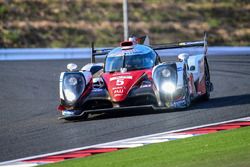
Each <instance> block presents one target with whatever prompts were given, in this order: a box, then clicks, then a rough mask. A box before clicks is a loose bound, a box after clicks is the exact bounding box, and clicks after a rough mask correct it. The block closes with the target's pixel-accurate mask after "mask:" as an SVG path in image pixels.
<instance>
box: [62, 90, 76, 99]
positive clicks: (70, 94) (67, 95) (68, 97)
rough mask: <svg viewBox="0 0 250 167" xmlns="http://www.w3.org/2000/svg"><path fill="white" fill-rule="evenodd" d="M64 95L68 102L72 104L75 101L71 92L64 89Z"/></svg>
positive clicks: (74, 96)
mask: <svg viewBox="0 0 250 167" xmlns="http://www.w3.org/2000/svg"><path fill="white" fill-rule="evenodd" d="M64 93H65V96H66V98H67V100H68V101H70V102H73V101H75V100H76V95H75V94H74V93H73V92H72V91H71V90H69V89H65V90H64Z"/></svg>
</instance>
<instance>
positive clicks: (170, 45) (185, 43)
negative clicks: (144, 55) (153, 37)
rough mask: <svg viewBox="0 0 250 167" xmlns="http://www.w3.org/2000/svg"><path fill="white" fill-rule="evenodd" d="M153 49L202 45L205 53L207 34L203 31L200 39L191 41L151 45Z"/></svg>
mask: <svg viewBox="0 0 250 167" xmlns="http://www.w3.org/2000/svg"><path fill="white" fill-rule="evenodd" d="M151 47H152V49H154V50H164V49H174V48H187V47H204V54H205V55H206V54H207V34H206V33H204V37H203V40H202V41H193V42H179V43H170V44H160V45H153V46H151Z"/></svg>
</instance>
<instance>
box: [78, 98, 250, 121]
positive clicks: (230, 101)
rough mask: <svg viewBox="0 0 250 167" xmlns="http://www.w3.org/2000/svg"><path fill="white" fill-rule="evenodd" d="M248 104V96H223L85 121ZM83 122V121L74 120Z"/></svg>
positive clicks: (101, 116) (119, 113)
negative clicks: (184, 105)
mask: <svg viewBox="0 0 250 167" xmlns="http://www.w3.org/2000/svg"><path fill="white" fill-rule="evenodd" d="M244 104H250V94H243V95H235V96H225V97H215V98H211V99H210V100H208V101H203V100H201V99H196V100H195V101H193V102H192V105H191V106H190V107H189V108H187V109H174V110H173V109H168V110H157V111H155V110H152V109H146V110H138V109H136V108H135V109H130V110H127V111H119V112H118V111H112V112H109V113H104V114H93V115H91V116H90V117H89V118H88V119H87V120H85V121H94V120H100V119H112V118H122V117H133V116H140V115H151V114H163V113H172V112H188V111H191V110H197V109H213V108H221V107H227V106H236V105H244ZM76 121H83V120H76Z"/></svg>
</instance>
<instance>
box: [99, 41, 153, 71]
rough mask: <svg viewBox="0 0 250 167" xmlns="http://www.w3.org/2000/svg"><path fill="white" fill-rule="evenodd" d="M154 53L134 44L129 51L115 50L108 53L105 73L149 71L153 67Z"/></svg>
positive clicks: (119, 48) (147, 48) (145, 47)
mask: <svg viewBox="0 0 250 167" xmlns="http://www.w3.org/2000/svg"><path fill="white" fill-rule="evenodd" d="M156 56H157V55H156V53H155V51H154V50H153V49H151V48H149V47H147V46H145V45H139V44H136V45H134V46H133V48H131V49H122V48H121V47H118V48H115V49H113V50H112V51H110V52H109V54H108V55H107V57H106V61H105V68H104V70H105V72H116V71H120V70H121V68H126V69H127V71H131V70H142V69H149V68H152V67H153V66H154V65H155V61H156Z"/></svg>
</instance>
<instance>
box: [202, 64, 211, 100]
mask: <svg viewBox="0 0 250 167" xmlns="http://www.w3.org/2000/svg"><path fill="white" fill-rule="evenodd" d="M204 68H205V84H206V93H205V94H204V95H203V96H202V99H203V100H205V101H207V100H209V99H210V90H211V85H212V84H211V81H210V73H209V68H208V64H207V61H205V66H204Z"/></svg>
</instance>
